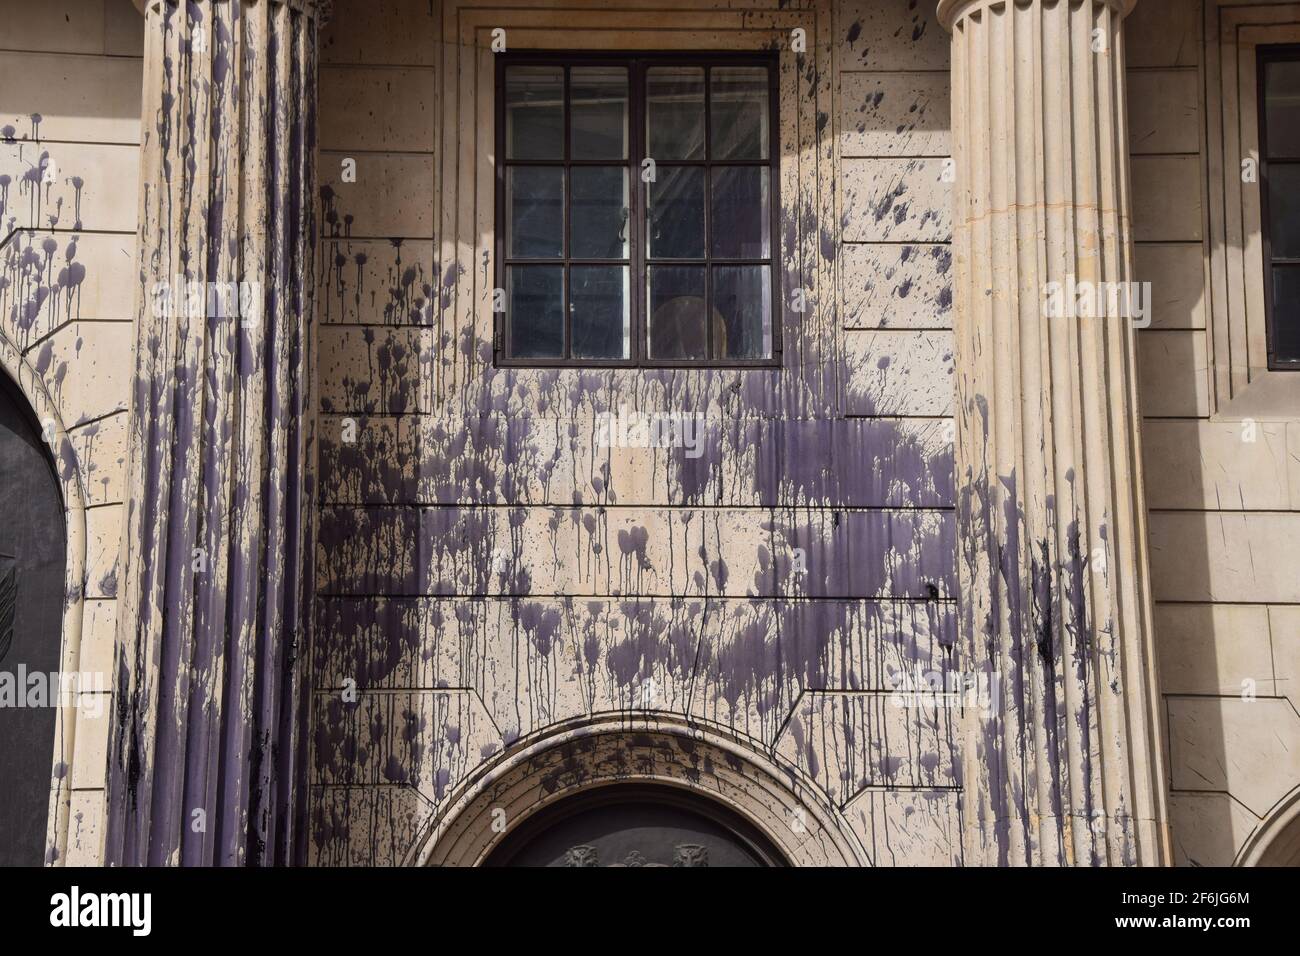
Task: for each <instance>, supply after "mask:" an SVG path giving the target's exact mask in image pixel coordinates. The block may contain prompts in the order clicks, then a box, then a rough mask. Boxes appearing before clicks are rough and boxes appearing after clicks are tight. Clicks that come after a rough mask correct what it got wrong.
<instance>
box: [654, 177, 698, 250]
mask: <svg viewBox="0 0 1300 956" xmlns="http://www.w3.org/2000/svg"><path fill="white" fill-rule="evenodd" d="M646 231H647V232H648V233H649V248H650V253H649V254H650V256H651V257H652V258H660V259H703V258H704V169H703V167H699V166H660V167H659V168H658V170H657V173H656V179H655V182H652V183H650V209H649V212H648V214H647V221H646Z"/></svg>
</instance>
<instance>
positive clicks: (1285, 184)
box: [1268, 164, 1300, 259]
mask: <svg viewBox="0 0 1300 956" xmlns="http://www.w3.org/2000/svg"><path fill="white" fill-rule="evenodd" d="M1268 238H1269V245H1270V247H1271V251H1272V254H1273V257H1274V258H1275V259H1290V258H1300V165H1291V164H1286V165H1274V166H1270V167H1269V168H1268Z"/></svg>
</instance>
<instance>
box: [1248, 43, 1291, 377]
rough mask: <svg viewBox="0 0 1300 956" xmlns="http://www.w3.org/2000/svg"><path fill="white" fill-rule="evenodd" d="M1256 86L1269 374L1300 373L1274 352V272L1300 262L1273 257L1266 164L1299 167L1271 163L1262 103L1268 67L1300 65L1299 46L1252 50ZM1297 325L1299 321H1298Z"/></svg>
mask: <svg viewBox="0 0 1300 956" xmlns="http://www.w3.org/2000/svg"><path fill="white" fill-rule="evenodd" d="M1255 58H1256V70H1257V76H1256V85H1255V113H1256V114H1257V115H1256V119H1257V121H1258V123H1259V193H1260V195H1259V216H1260V232H1261V233H1262V235H1261V238H1262V240H1263V243H1264V317H1265V335H1266V340H1267V343H1268V368H1269V371H1272V372H1296V371H1300V356H1297V357H1296V358H1294V359H1283V358H1279V357H1278V356H1277V355H1276V354H1275V353H1274V351H1273V343H1274V341H1275V340H1276V339H1275V335H1274V323H1275V321H1276V319H1275V316H1274V312H1275V308H1274V302H1273V297H1274V284H1273V271H1274V269H1275V268H1276V267H1277V266H1278V265H1281V266H1283V267H1289V268H1295V269H1297V270H1300V258H1287V257H1285V256H1283V257H1277V258H1275V257H1274V256H1273V239H1272V225H1271V223H1270V221H1269V220H1270V208H1269V206H1270V204H1269V179H1268V174H1269V164H1270V162H1272V163H1275V164H1285V165H1288V166H1289V165H1295V166H1300V156H1286V157H1274V158H1272V159H1271V160H1270V157H1269V149H1268V109H1267V100H1266V99H1265V81H1266V77H1267V69H1268V64H1270V63H1278V62H1283V63H1285V62H1300V44H1295V43H1287V44H1274V45H1268V46H1258V47H1256V49H1255ZM1297 321H1300V319H1297Z"/></svg>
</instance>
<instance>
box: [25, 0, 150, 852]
mask: <svg viewBox="0 0 1300 956" xmlns="http://www.w3.org/2000/svg"><path fill="white" fill-rule="evenodd" d="M142 22H143V21H142V19H141V17H140V15H139V13H138V12H137V11H136V10H135V8H134V7H133V6H132V4H131V2H130V0H49V2H42V3H36V4H33V3H19V2H17V0H3V2H0V352H2V353H3V358H2V359H0V361H2V362H3V365H4V369H5V371H6V372H7V373H8V374H9V375H10V376H11V377H13V378H14V379H15V380H16V381H18V383H19V385H20V387H21V388H22V389H23V391H24V393H25V394H26V395H27V396H28V398H29V400H30V401H31V403H32V405H33V408H34V409H35V410H36V414H37V417H38V418H39V419H41V420H42V421H43V422H47V423H48V425H49V427H50V428H51V430H52V434H53V435H54V436H55V437H54V439H53V441H52V445H53V448H54V452H55V460H56V462H57V465H58V469H59V472H60V479H61V481H62V484H63V488H64V497H65V504H66V506H67V510H68V529H69V543H68V547H69V555H68V567H69V581H68V606H67V613H66V614H65V621H64V628H63V640H64V651H63V661H64V664H63V669H64V671H65V672H69V671H80V672H82V673H86V674H91V675H95V674H97V675H99V677H100V679H101V680H100V682H99V683H98V684H97V685H96V684H92V685H91V686H99V687H102V688H103V689H104V694H105V698H104V700H103V701H101V702H100V703H102V704H103V706H91V704H92V702H91V701H85V702H83V703H84V704H85V706H83V707H81V708H79V709H78V710H77V711H76V712H71V711H69V712H66V713H63V714H61V719H60V723H59V726H58V728H57V731H56V736H57V742H56V753H55V759H54V773H53V781H52V786H51V818H50V836H49V846H50V849H49V851H48V853H47V860H48V861H49V862H52V863H61V862H66V863H73V864H87V863H90V864H93V863H96V862H98V860H99V857H100V845H101V841H102V834H101V832H100V824H101V820H102V811H103V787H104V775H105V767H106V744H107V739H108V723H109V719H110V716H111V711H112V708H111V694H110V693H109V689H110V688H111V686H112V683H111V680H110V671H111V665H112V659H113V629H114V618H115V610H116V601H115V598H116V594H117V571H118V545H119V534H120V528H121V521H122V506H121V502H122V500H123V482H124V471H125V457H126V454H125V437H126V419H127V416H126V411H127V407H128V402H129V391H128V390H129V386H130V375H131V368H132V357H131V349H132V310H133V308H134V303H133V301H132V294H133V292H132V290H133V288H134V286H133V282H132V274H133V272H134V269H135V229H136V203H137V199H138V196H137V186H136V183H137V169H138V152H139V150H138V147H139V142H140V86H141V75H142V74H141V50H142ZM83 686H85V684H84V683H83ZM96 715H97V716H96Z"/></svg>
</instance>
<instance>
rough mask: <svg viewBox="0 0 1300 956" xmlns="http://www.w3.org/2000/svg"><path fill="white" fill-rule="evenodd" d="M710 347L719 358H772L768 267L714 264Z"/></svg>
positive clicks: (770, 286) (770, 292)
mask: <svg viewBox="0 0 1300 956" xmlns="http://www.w3.org/2000/svg"><path fill="white" fill-rule="evenodd" d="M713 347H714V349H715V350H716V351H717V354H718V356H719V357H720V358H726V359H766V358H771V357H772V284H771V282H769V281H768V267H767V266H716V267H714V270H713Z"/></svg>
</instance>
